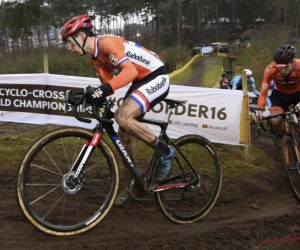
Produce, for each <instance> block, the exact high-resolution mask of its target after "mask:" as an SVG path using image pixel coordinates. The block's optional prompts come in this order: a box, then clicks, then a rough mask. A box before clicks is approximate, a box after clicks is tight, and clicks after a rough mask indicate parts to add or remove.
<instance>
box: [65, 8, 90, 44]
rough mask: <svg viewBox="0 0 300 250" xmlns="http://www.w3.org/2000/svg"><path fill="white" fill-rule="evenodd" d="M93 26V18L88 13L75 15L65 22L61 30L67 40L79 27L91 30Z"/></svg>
mask: <svg viewBox="0 0 300 250" xmlns="http://www.w3.org/2000/svg"><path fill="white" fill-rule="evenodd" d="M92 27H93V24H92V20H91V19H90V17H89V16H88V15H87V14H83V15H80V16H76V17H73V18H71V19H70V20H68V21H67V22H66V23H65V24H64V26H63V28H62V31H61V39H62V40H63V41H65V39H66V38H67V37H68V36H71V35H73V34H74V33H75V32H76V31H78V30H79V29H88V30H89V29H91V28H92Z"/></svg>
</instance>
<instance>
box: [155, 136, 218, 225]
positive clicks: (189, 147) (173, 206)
mask: <svg viewBox="0 0 300 250" xmlns="http://www.w3.org/2000/svg"><path fill="white" fill-rule="evenodd" d="M175 144H176V146H177V147H178V148H179V151H180V152H181V153H182V154H183V156H182V155H180V153H179V152H178V151H177V152H176V154H175V156H174V158H173V160H172V176H171V178H172V177H174V178H175V179H176V180H175V181H174V182H172V184H173V183H184V182H189V180H197V181H196V182H193V184H192V185H189V186H185V187H184V188H176V189H175V188H170V189H167V190H164V191H161V192H155V199H156V201H157V202H158V205H159V207H160V209H161V211H162V212H163V214H164V215H165V216H166V217H167V218H168V219H170V220H171V221H173V222H176V223H182V224H184V223H192V222H195V221H197V220H200V219H202V218H204V217H205V216H206V215H207V214H208V213H209V212H210V211H211V209H212V208H213V207H214V205H215V203H216V201H217V199H218V196H219V194H220V191H221V185H222V165H221V161H220V158H219V155H218V153H217V151H216V149H215V147H214V146H213V145H212V143H211V142H210V141H208V140H207V139H205V138H204V137H202V136H199V135H186V136H182V137H180V138H178V139H177V140H176V142H175ZM191 167H192V168H193V169H194V170H195V172H196V174H195V173H194V172H193V171H192V170H191ZM176 176H179V177H180V176H181V177H180V178H176ZM168 184H169V183H168Z"/></svg>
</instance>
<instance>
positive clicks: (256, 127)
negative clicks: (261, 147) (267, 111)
mask: <svg viewBox="0 0 300 250" xmlns="http://www.w3.org/2000/svg"><path fill="white" fill-rule="evenodd" d="M249 112H250V135H251V137H252V138H253V139H257V138H258V137H259V135H260V123H259V122H258V121H259V118H258V114H257V112H256V111H255V110H254V109H250V110H249Z"/></svg>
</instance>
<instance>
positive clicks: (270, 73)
mask: <svg viewBox="0 0 300 250" xmlns="http://www.w3.org/2000/svg"><path fill="white" fill-rule="evenodd" d="M296 54H297V50H296V48H295V47H294V46H292V45H283V46H281V47H280V48H279V49H277V51H276V52H275V54H274V56H273V62H271V63H270V64H269V65H268V66H267V67H266V69H265V72H264V78H263V81H262V84H261V91H260V95H259V98H258V108H259V115H260V118H261V119H262V111H263V108H264V107H265V105H266V99H267V94H268V91H269V89H270V86H271V82H272V80H273V81H274V83H275V89H274V90H273V91H272V94H271V97H270V99H271V102H272V107H271V109H270V115H276V114H279V113H282V112H285V111H287V109H288V107H289V106H290V105H292V104H293V105H296V104H297V103H298V102H299V101H300V59H295V57H296ZM271 124H272V128H273V129H274V132H275V134H276V135H277V136H278V137H279V138H281V137H282V136H283V134H284V128H283V124H282V118H281V117H277V118H273V119H271Z"/></svg>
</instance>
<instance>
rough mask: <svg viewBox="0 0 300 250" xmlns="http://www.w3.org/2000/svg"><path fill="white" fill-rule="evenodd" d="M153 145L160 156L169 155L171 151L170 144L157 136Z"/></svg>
mask: <svg viewBox="0 0 300 250" xmlns="http://www.w3.org/2000/svg"><path fill="white" fill-rule="evenodd" d="M152 145H153V149H154V151H155V153H156V154H157V155H159V156H164V155H167V154H168V153H169V152H170V149H169V148H168V146H167V145H166V144H164V143H163V142H162V141H161V140H160V139H159V138H157V137H155V139H154V141H153V142H152Z"/></svg>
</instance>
